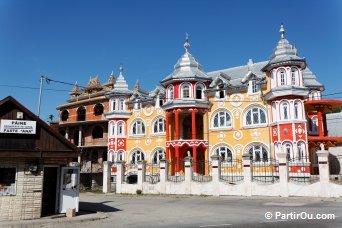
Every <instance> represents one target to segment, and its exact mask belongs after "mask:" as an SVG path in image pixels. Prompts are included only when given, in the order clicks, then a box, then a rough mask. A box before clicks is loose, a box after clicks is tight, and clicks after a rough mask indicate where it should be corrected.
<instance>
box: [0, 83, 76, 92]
mask: <svg viewBox="0 0 342 228" xmlns="http://www.w3.org/2000/svg"><path fill="white" fill-rule="evenodd" d="M0 87H8V88H19V89H34V90H38V89H39V88H38V87H30V86H15V85H4V84H0ZM44 90H50V91H58V92H70V90H66V89H44Z"/></svg>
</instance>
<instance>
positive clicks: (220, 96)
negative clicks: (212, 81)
mask: <svg viewBox="0 0 342 228" xmlns="http://www.w3.org/2000/svg"><path fill="white" fill-rule="evenodd" d="M223 88H224V85H219V86H218V89H219V92H218V96H219V98H224V97H225V95H226V94H225V90H224V89H223Z"/></svg>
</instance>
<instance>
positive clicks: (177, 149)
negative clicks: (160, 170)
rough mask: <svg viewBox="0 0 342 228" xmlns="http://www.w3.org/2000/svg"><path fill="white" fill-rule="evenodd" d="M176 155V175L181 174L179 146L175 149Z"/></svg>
mask: <svg viewBox="0 0 342 228" xmlns="http://www.w3.org/2000/svg"><path fill="white" fill-rule="evenodd" d="M175 150H176V151H175V152H176V153H175V154H176V159H175V162H176V170H175V171H176V173H178V172H179V146H176V147H175Z"/></svg>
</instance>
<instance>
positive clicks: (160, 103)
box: [159, 99, 164, 107]
mask: <svg viewBox="0 0 342 228" xmlns="http://www.w3.org/2000/svg"><path fill="white" fill-rule="evenodd" d="M163 104H164V100H163V99H159V107H161V106H163Z"/></svg>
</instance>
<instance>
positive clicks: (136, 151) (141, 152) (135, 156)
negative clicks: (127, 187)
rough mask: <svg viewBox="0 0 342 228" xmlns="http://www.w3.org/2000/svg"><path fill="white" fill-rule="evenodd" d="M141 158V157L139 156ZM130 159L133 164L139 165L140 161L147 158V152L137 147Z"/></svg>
mask: <svg viewBox="0 0 342 228" xmlns="http://www.w3.org/2000/svg"><path fill="white" fill-rule="evenodd" d="M138 153H140V154H138ZM133 157H134V159H133ZM138 157H139V158H140V159H139V158H138ZM130 159H131V161H130V164H131V165H138V161H143V160H145V153H144V152H143V151H142V150H140V149H135V150H134V151H133V152H132V154H131V156H130Z"/></svg>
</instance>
